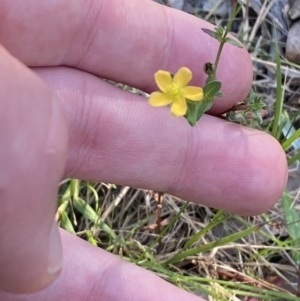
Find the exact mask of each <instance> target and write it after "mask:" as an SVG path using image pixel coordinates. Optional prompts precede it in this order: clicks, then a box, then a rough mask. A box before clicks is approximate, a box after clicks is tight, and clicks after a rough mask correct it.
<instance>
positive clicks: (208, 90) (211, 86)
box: [203, 80, 222, 100]
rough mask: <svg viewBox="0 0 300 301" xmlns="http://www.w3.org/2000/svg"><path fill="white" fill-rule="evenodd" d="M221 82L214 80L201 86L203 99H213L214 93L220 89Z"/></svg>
mask: <svg viewBox="0 0 300 301" xmlns="http://www.w3.org/2000/svg"><path fill="white" fill-rule="evenodd" d="M221 87H222V83H221V82H219V81H217V80H215V81H212V82H209V83H208V84H206V85H205V86H204V88H203V92H204V98H205V100H213V99H214V98H215V96H216V94H217V93H218V92H219V91H220V90H221Z"/></svg>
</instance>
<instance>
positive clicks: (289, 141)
mask: <svg viewBox="0 0 300 301" xmlns="http://www.w3.org/2000/svg"><path fill="white" fill-rule="evenodd" d="M299 137H300V129H298V130H297V131H295V132H294V133H293V134H292V135H291V136H290V137H289V138H288V139H286V140H285V141H284V142H283V143H282V148H283V149H284V150H286V149H288V148H289V147H290V146H291V145H292V143H293V142H294V141H295V140H296V139H297V138H299Z"/></svg>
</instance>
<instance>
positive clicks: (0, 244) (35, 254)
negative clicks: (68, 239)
mask: <svg viewBox="0 0 300 301" xmlns="http://www.w3.org/2000/svg"><path fill="white" fill-rule="evenodd" d="M0 95H1V98H0V108H1V109H0V145H1V148H0V171H1V172H0V289H2V290H5V291H10V292H14V293H27V292H33V291H37V290H39V289H42V288H43V287H45V286H47V285H48V284H49V283H50V282H52V281H53V280H54V279H55V278H56V277H57V275H58V273H59V271H60V269H61V265H62V262H61V261H62V248H61V242H60V237H59V233H58V229H57V225H56V223H55V221H54V214H55V207H56V204H55V198H56V195H57V189H58V184H59V181H60V179H61V177H62V175H63V170H64V164H65V156H66V149H67V130H66V128H67V126H66V122H65V118H64V115H63V113H62V109H61V107H60V103H59V101H57V100H56V99H55V96H54V94H53V93H52V92H51V90H50V89H49V88H48V87H47V86H46V85H45V84H44V83H43V81H42V80H41V79H39V78H38V77H37V76H36V75H35V74H34V73H33V72H31V71H30V70H29V69H28V68H26V67H25V66H23V65H22V64H21V63H20V62H18V61H17V60H16V59H14V58H13V57H12V56H11V55H10V54H9V53H8V52H7V51H6V50H5V49H3V48H1V47H0Z"/></svg>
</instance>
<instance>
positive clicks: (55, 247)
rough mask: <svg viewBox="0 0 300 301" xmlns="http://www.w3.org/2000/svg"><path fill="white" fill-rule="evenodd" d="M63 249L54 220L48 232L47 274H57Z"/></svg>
mask: <svg viewBox="0 0 300 301" xmlns="http://www.w3.org/2000/svg"><path fill="white" fill-rule="evenodd" d="M62 261H63V251H62V244H61V239H60V234H59V231H58V226H57V223H56V221H54V223H53V226H52V229H51V233H50V250H49V265H48V272H49V274H57V273H58V272H59V271H60V270H61V268H62Z"/></svg>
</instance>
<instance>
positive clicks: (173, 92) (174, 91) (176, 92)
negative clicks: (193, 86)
mask: <svg viewBox="0 0 300 301" xmlns="http://www.w3.org/2000/svg"><path fill="white" fill-rule="evenodd" d="M169 92H170V94H171V95H172V96H178V95H179V94H180V88H179V87H178V86H177V85H176V84H174V83H173V84H172V85H171V87H170V90H169Z"/></svg>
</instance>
